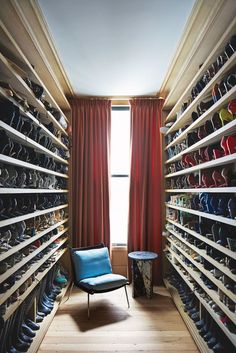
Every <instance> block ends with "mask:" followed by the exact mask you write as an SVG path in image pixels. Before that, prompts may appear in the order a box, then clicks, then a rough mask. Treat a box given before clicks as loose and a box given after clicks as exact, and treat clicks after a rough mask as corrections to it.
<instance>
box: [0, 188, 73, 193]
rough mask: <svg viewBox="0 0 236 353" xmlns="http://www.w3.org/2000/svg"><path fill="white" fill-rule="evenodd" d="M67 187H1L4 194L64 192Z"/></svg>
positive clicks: (0, 189)
mask: <svg viewBox="0 0 236 353" xmlns="http://www.w3.org/2000/svg"><path fill="white" fill-rule="evenodd" d="M68 192H69V190H67V189H65V190H64V189H27V188H25V189H24V188H15V189H14V188H0V195H4V194H7V195H9V194H63V193H68Z"/></svg>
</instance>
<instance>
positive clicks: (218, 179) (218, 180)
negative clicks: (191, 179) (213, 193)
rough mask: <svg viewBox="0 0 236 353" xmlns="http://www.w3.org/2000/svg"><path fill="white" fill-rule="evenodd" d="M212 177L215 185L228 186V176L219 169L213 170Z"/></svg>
mask: <svg viewBox="0 0 236 353" xmlns="http://www.w3.org/2000/svg"><path fill="white" fill-rule="evenodd" d="M224 169H225V168H224ZM212 179H213V180H214V183H215V187H223V186H228V184H227V181H226V178H225V177H224V176H223V175H222V174H221V173H220V172H219V171H218V170H214V171H213V173H212Z"/></svg>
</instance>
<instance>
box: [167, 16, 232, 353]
mask: <svg viewBox="0 0 236 353" xmlns="http://www.w3.org/2000/svg"><path fill="white" fill-rule="evenodd" d="M235 34H236V18H235V19H234V20H233V21H232V22H231V23H230V24H229V26H228V28H227V30H226V31H225V33H224V34H223V35H222V37H221V38H219V41H218V43H217V45H216V46H215V48H214V49H213V50H212V51H211V52H210V53H209V55H208V57H207V58H206V60H205V62H204V63H203V64H202V65H201V67H200V68H199V70H198V71H197V73H196V74H195V75H194V76H193V78H192V79H190V80H189V84H188V85H187V87H186V88H185V90H184V92H183V93H182V94H181V96H180V97H179V99H178V100H177V102H176V104H175V105H174V107H173V108H172V109H171V111H170V112H169V113H168V114H167V116H166V119H165V121H164V125H165V124H167V123H170V122H172V125H171V126H170V125H169V126H170V127H169V128H168V131H167V132H166V133H165V136H168V137H169V139H168V143H167V144H166V145H165V146H164V151H166V152H167V151H168V149H171V150H169V151H168V152H169V156H172V157H169V156H168V153H166V156H167V158H166V161H165V163H164V164H165V166H166V167H167V171H166V175H165V179H166V180H168V179H169V178H172V177H178V176H183V175H186V174H190V173H194V174H195V172H196V174H199V178H200V176H201V171H202V170H204V169H206V170H207V169H210V168H215V167H218V169H219V168H222V169H223V168H224V167H225V166H226V165H228V167H229V169H231V171H232V172H233V171H234V169H235V167H236V153H233V154H230V155H225V156H223V157H220V158H217V159H214V160H210V161H207V162H202V163H200V164H197V165H194V166H190V167H187V168H183V169H181V170H177V171H176V172H169V171H168V167H169V165H170V163H175V162H181V159H182V157H183V156H185V155H187V154H190V153H192V152H195V151H198V150H200V149H202V148H206V147H208V146H211V145H214V144H216V143H217V144H218V143H220V142H221V139H222V137H225V136H230V135H236V119H233V120H232V121H230V122H228V123H227V124H225V125H223V126H222V127H220V128H218V129H217V130H215V131H213V132H212V133H211V134H209V135H208V136H206V137H204V138H202V139H201V140H200V141H197V142H195V143H194V144H192V145H191V146H189V147H186V148H185V149H183V146H184V145H185V144H187V140H188V134H189V133H191V132H194V131H197V129H198V128H199V127H202V126H203V125H204V124H205V122H206V121H207V120H211V118H212V116H213V114H214V113H216V112H219V111H220V110H221V109H222V108H225V107H227V105H228V103H229V102H230V101H232V100H235V98H236V86H234V87H232V86H229V85H227V92H226V93H225V94H224V92H223V93H222V92H221V95H222V96H221V98H220V99H218V100H217V101H216V102H215V103H214V104H212V105H211V107H210V108H209V109H207V110H206V111H205V112H204V110H203V113H202V114H201V115H200V116H199V117H198V118H197V119H196V120H194V121H193V119H192V116H191V115H192V113H193V112H197V110H200V111H201V107H200V108H199V104H200V103H202V104H201V106H204V107H205V104H204V101H205V99H206V101H207V100H208V98H209V96H212V89H213V88H214V87H215V86H216V84H219V83H220V82H222V80H224V79H226V78H227V76H228V75H229V74H230V73H231V72H235V66H236V52H234V53H233V54H232V55H231V57H230V58H229V59H228V60H227V61H226V62H225V63H224V64H223V66H222V67H221V68H220V69H219V70H218V72H216V74H215V75H214V76H213V77H212V78H211V79H210V81H209V82H208V83H207V85H206V86H205V87H204V88H203V89H202V90H201V87H200V84H199V81H200V80H201V79H202V77H203V76H204V75H205V74H206V72H207V70H208V69H209V68H210V67H211V65H212V64H213V63H216V60H217V59H218V58H219V55H221V54H222V53H223V52H224V49H225V47H226V45H227V43H228V42H229V40H231V38H232V36H233V35H235ZM211 68H212V67H211ZM212 71H215V70H212ZM197 84H198V86H197V87H196V85H197ZM203 85H204V83H203ZM203 85H202V86H203ZM195 87H196V94H195V93H194V94H195V98H194V99H192V96H191V93H192V92H191V91H192V89H194V88H195ZM229 87H232V88H229ZM200 90H201V91H200ZM174 91H175V88H173V91H172V92H170V94H169V96H170V97H171V96H173V95H172V94H173V92H174ZM197 91H198V92H199V93H198V92H197ZM218 98H219V97H218ZM166 101H168V96H167V99H166ZM167 104H168V103H167ZM186 106H187V107H186ZM185 107H186V109H185ZM186 125H188V126H187V127H186ZM181 129H182V130H181ZM178 130H179V131H178ZM175 132H176V134H175ZM174 135H175V136H174ZM185 140H186V143H185V142H184V141H185ZM183 142H184V145H183ZM191 142H193V141H192V140H191ZM174 146H176V148H174ZM176 152H177V153H176ZM174 153H176V154H175V155H174ZM192 164H195V163H192ZM188 165H190V164H188ZM178 167H179V166H178ZM178 169H180V168H178ZM171 170H173V168H171ZM174 170H176V169H174ZM200 179H201V178H200ZM200 179H199V180H200ZM177 184H178V185H177ZM177 184H175V183H173V184H172V183H171V185H173V186H174V187H175V186H176V188H175V189H171V187H170V186H167V187H166V190H165V193H166V199H167V200H169V197H170V195H171V194H178V193H182V194H184V195H187V194H198V193H211V195H212V194H213V193H214V194H218V193H219V194H221V195H222V194H226V193H229V194H232V195H234V196H232V198H233V199H234V197H235V195H236V187H235V186H227V187H224V186H222V187H211V188H209V187H208V188H203V187H199V188H193V187H191V186H189V187H188V186H187V185H186V186H187V188H183V189H181V187H182V186H181V185H182V184H180V182H179V183H178V182H177ZM232 185H234V184H232ZM181 205H182V204H181ZM170 209H173V210H178V211H180V212H183V215H184V214H186V216H187V215H188V217H187V218H188V219H187V220H186V222H185V221H184V219H185V217H183V219H182V218H181V221H179V220H177V219H176V218H177V217H176V215H174V212H173V211H172V212H173V215H171V214H170V215H169V216H168V213H169V212H168V211H169V210H170ZM166 211H167V215H166V225H165V229H166V230H167V231H168V233H169V235H168V236H167V237H166V242H165V245H166V248H165V249H164V253H165V255H166V259H167V261H168V262H169V263H170V264H171V266H172V268H173V270H174V271H176V272H177V273H178V274H179V275H180V276H181V278H182V279H183V281H184V282H185V283H186V284H187V286H188V287H189V288H190V290H191V291H192V292H193V293H194V295H195V296H196V298H197V299H198V301H199V303H200V317H201V315H202V313H204V312H205V310H206V312H208V313H209V314H210V317H211V318H212V319H213V320H214V321H215V323H216V324H217V325H218V327H219V329H220V330H221V331H222V332H223V333H224V334H225V335H226V337H227V338H228V339H229V341H231V343H232V344H233V346H234V347H236V334H235V333H234V331H233V329H232V331H231V327H230V326H228V327H227V326H225V325H224V323H223V321H221V320H222V317H224V316H226V317H227V318H228V319H229V320H231V322H232V323H233V324H234V325H236V311H235V306H234V305H235V304H236V294H235V293H234V292H235V291H234V286H236V274H234V273H233V271H232V272H231V270H230V268H229V266H226V265H224V264H223V263H221V262H222V261H221V262H220V259H221V258H222V260H225V261H226V262H227V261H236V252H235V251H233V248H232V250H231V249H229V248H228V247H226V246H223V245H221V244H217V242H216V241H215V240H213V236H212V237H211V238H208V237H207V236H205V233H204V235H201V234H199V233H198V232H197V231H195V230H193V229H190V228H189V227H191V224H190V225H189V224H188V223H187V222H188V221H190V223H191V215H193V216H196V217H194V222H195V221H196V222H197V221H198V218H197V217H199V222H200V221H202V219H203V220H204V223H208V221H207V220H209V221H210V224H212V223H213V222H212V221H215V222H217V223H218V222H220V223H222V226H223V224H228V225H230V226H233V227H236V219H233V218H228V217H224V216H221V215H215V214H211V213H207V212H202V211H199V210H196V209H190V208H187V207H182V206H180V205H179V204H177V203H170V202H169V201H167V202H166ZM180 215H181V214H180ZM195 218H196V219H195ZM201 218H202V219H201ZM179 222H180V223H182V224H180V223H179ZM185 223H186V224H185ZM196 229H197V227H196ZM235 229H236V228H235ZM183 232H186V236H185V235H184V234H183ZM222 232H224V228H223V227H222ZM188 234H189V235H190V236H188ZM224 235H225V240H226V237H227V234H224V233H223V235H222V236H224ZM230 237H232V238H235V234H234V232H232V234H231V235H230ZM200 243H201V244H200ZM198 244H200V245H198ZM204 244H205V245H204ZM198 246H199V247H198ZM212 249H215V250H214V251H213V250H212ZM216 251H219V256H218V259H219V260H218V259H217V260H216V259H215V252H216ZM221 255H222V256H221ZM227 263H228V262H227ZM232 266H233V267H234V264H233V262H232ZM230 267H231V265H230ZM211 270H213V271H212V272H211ZM220 277H221V278H220ZM173 278H174V276H173ZM164 282H165V285H166V287H167V288H168V289H169V291H170V294H171V295H172V298H173V300H174V302H175V304H176V306H177V308H178V310H179V312H180V314H181V315H182V317H183V319H184V321H185V322H186V325H187V326H188V328H189V330H190V332H191V334H192V335H193V338H194V339H195V340H196V343H197V345H198V347H199V349H200V351H201V352H204V353H205V352H212V350H211V349H209V348H208V346H207V344H206V342H205V341H204V340H203V339H202V337H201V336H200V334H199V332H198V330H197V328H196V326H195V324H194V322H193V321H192V319H191V318H190V316H189V315H188V314H187V313H186V312H185V311H184V305H183V303H182V301H181V299H180V296H179V294H178V291H177V289H176V288H175V287H174V286H172V285H171V283H170V282H168V281H167V280H164ZM173 283H175V282H173ZM227 284H228V285H229V287H228V285H227ZM213 288H214V289H213ZM231 288H232V290H231ZM213 304H215V306H214V305H213ZM212 305H213V307H212ZM202 310H203V311H202ZM209 319H210V318H209ZM217 329H218V328H217ZM221 343H222V342H221ZM226 351H227V349H226Z"/></svg>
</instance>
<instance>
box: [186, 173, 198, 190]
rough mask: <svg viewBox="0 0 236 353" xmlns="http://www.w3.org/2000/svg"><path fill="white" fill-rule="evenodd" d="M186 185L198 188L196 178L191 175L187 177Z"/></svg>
mask: <svg viewBox="0 0 236 353" xmlns="http://www.w3.org/2000/svg"><path fill="white" fill-rule="evenodd" d="M187 183H188V185H189V186H190V187H191V188H198V187H199V183H198V176H195V175H194V174H193V173H191V174H189V175H188V176H187Z"/></svg>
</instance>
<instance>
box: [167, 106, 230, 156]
mask: <svg viewBox="0 0 236 353" xmlns="http://www.w3.org/2000/svg"><path fill="white" fill-rule="evenodd" d="M193 114H194V113H193ZM193 114H192V118H193V121H194V115H193ZM196 118H198V117H196ZM235 118H236V99H233V100H231V101H230V102H229V104H228V106H227V107H224V108H222V109H220V110H219V111H218V112H215V113H214V114H213V115H212V117H211V119H208V120H206V121H205V122H204V124H203V125H201V126H199V127H198V128H197V129H195V130H193V131H191V132H189V133H188V134H187V137H186V138H183V139H182V140H181V141H180V142H179V141H178V142H177V143H176V145H175V146H172V147H169V148H168V149H167V153H168V157H169V158H172V157H174V156H176V155H177V154H179V153H181V152H182V151H183V150H185V149H186V148H188V147H190V146H193V145H194V144H195V143H197V142H198V141H200V140H202V139H203V138H205V137H206V136H209V135H210V134H212V133H213V132H215V131H216V130H219V129H220V128H221V127H223V126H225V125H226V124H228V123H229V122H231V121H233V120H234V119H235ZM187 127H189V125H185V126H184V128H181V129H179V130H178V132H176V133H174V134H169V135H168V136H167V142H168V143H171V142H172V141H174V140H175V139H176V138H177V137H178V136H179V135H180V134H182V132H183V131H184V130H185V129H186V128H187Z"/></svg>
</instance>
